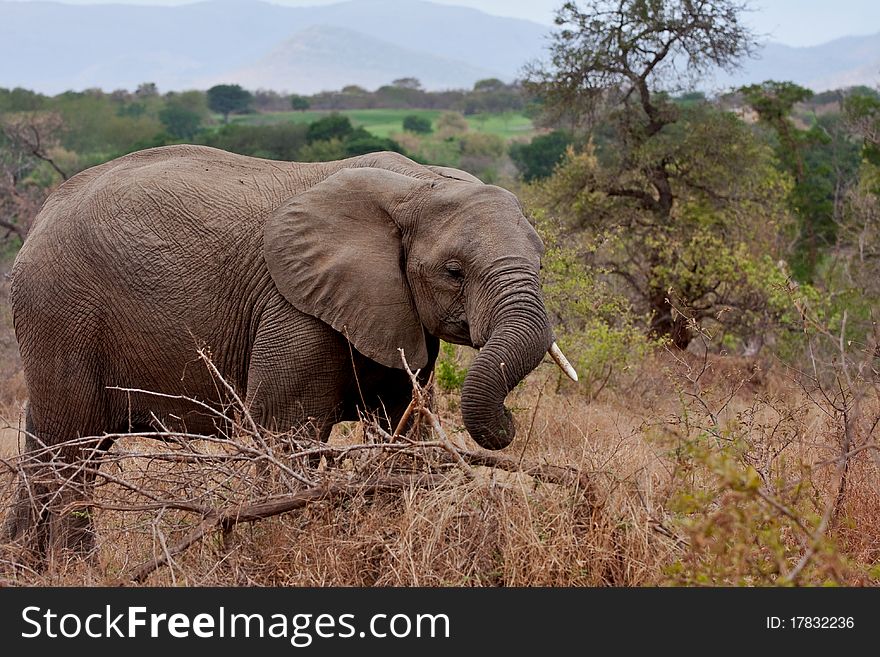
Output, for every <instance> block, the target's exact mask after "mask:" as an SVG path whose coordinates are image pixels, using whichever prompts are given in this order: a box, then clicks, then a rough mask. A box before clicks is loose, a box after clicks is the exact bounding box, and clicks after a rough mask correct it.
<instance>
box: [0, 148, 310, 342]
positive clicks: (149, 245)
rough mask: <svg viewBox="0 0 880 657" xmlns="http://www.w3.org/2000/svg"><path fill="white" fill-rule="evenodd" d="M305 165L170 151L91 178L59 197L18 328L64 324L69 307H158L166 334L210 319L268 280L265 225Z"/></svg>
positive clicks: (34, 258) (95, 311)
mask: <svg viewBox="0 0 880 657" xmlns="http://www.w3.org/2000/svg"><path fill="white" fill-rule="evenodd" d="M299 168H300V167H298V166H297V165H291V164H288V163H282V162H271V161H268V160H260V159H257V158H249V157H244V156H239V155H234V154H231V153H226V152H224V151H220V150H217V149H213V148H207V147H199V146H171V147H163V148H155V149H149V150H146V151H139V152H137V153H132V154H130V155H126V156H124V157H121V158H119V159H117V160H113V161H111V162H108V163H106V164H103V165H100V166H97V167H94V168H92V169H88V170H86V171H83V172H82V173H80V174H78V175H77V176H74V177H73V178H71V179H70V180H68V181H67V182H65V183H64V184H63V185H62V186H61V187H59V188H58V190H56V191H55V192H54V193H53V194H52V196H51V197H50V198H49V199H48V201H47V202H46V204H45V205H44V207H43V209H42V210H41V211H40V214H39V215H38V217H37V220H36V221H35V223H34V226H33V228H32V230H31V233H30V234H29V235H28V238H27V239H26V240H25V243H24V245H23V246H22V248H21V250H20V252H19V254H18V257H17V258H16V262H15V264H14V266H13V271H12V278H13V281H12V302H13V310H14V316H15V318H16V323H17V324H19V323H21V322H22V321H24V322H27V323H31V324H33V323H34V322H31V321H30V320H29V317H30V318H33V317H46V316H47V314H48V315H53V314H56V311H57V315H58V317H57V319H58V320H59V321H60V320H62V319H63V318H64V317H65V312H67V311H65V310H64V308H65V306H66V305H68V304H75V305H76V306H77V308H79V309H81V310H80V314H81V315H83V316H89V317H92V316H96V317H99V316H100V317H103V316H107V315H108V314H109V315H110V316H111V321H113V317H115V318H119V321H122V319H123V318H124V317H125V316H126V314H132V313H136V314H137V315H139V316H141V317H143V316H144V314H145V312H146V309H148V308H154V309H155V312H156V313H157V314H156V315H155V316H154V317H153V318H152V319H153V321H154V322H155V323H156V325H157V326H158V325H164V326H165V327H167V326H169V325H171V324H172V323H179V322H180V321H183V320H184V319H185V320H186V321H187V322H189V321H192V322H198V321H204V322H207V321H208V320H209V317H208V315H210V314H213V313H215V312H218V309H219V307H220V304H221V303H222V302H223V299H227V298H229V296H230V295H231V294H232V293H231V292H230V291H229V290H223V289H221V288H223V287H229V286H233V285H239V283H238V282H237V280H236V279H240V278H245V277H248V282H247V285H248V286H249V287H250V286H252V285H258V284H259V281H257V282H251V281H250V279H253V278H254V276H255V275H258V274H259V271H258V270H260V268H261V264H262V263H261V259H260V256H259V254H260V249H259V244H260V241H261V239H262V238H261V235H262V230H261V228H262V222H263V221H264V218H265V216H266V215H267V214H268V213H269V212H271V211H272V209H274V208H275V207H277V206H278V205H280V204H281V203H282V202H283V200H284V199H286V198H288V197H289V196H290V195H291V194H293V193H296V192H297V191H299V187H300V186H301V185H302V184H303V183H302V181H301V178H302V176H300V175H299V174H298V169H299ZM243 268H249V271H240V275H238V276H237V275H236V274H237V273H238V272H239V270H242V269H243ZM241 284H242V285H244V283H241ZM230 310H231V309H230ZM200 318H201V320H200ZM102 321H103V320H102Z"/></svg>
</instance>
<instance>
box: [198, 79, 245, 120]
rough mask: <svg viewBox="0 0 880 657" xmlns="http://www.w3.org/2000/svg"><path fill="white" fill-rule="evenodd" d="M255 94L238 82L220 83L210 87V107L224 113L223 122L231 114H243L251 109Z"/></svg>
mask: <svg viewBox="0 0 880 657" xmlns="http://www.w3.org/2000/svg"><path fill="white" fill-rule="evenodd" d="M252 101H253V96H252V95H251V92H249V91H247V90H245V89H242V88H241V87H240V86H239V85H237V84H218V85H216V86H214V87H211V88H210V89H208V107H210V108H211V109H212V110H213V111H215V112H217V113H218V114H222V115H223V123H228V122H229V115H230V114H241V113H244V112H247V111H248V110H249V109H250V106H251V102H252Z"/></svg>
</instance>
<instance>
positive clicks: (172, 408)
mask: <svg viewBox="0 0 880 657" xmlns="http://www.w3.org/2000/svg"><path fill="white" fill-rule="evenodd" d="M543 248H544V247H543V245H542V242H541V239H540V238H539V236H538V234H537V233H536V232H535V230H534V229H533V227H532V226H531V225H530V223H529V221H528V220H527V219H526V218H525V216H524V214H523V209H522V206H521V205H520V203H519V201H518V200H517V198H516V196H515V195H514V194H512V193H510V192H509V191H507V190H505V189H502V188H500V187H496V186H492V185H486V184H483V183H482V182H481V181H480V180H478V179H477V178H475V177H474V176H471V175H470V174H467V173H465V172H463V171H459V170H456V169H451V168H446V167H432V166H423V165H420V164H417V163H416V162H414V161H412V160H410V159H408V158H406V157H404V156H402V155H399V154H396V153H390V152H383V153H371V154H368V155H363V156H358V157H353V158H349V159H345V160H340V161H335V162H323V163H294V162H281V161H272V160H265V159H259V158H253V157H246V156H242V155H235V154H232V153H227V152H225V151H221V150H217V149H213V148H208V147H201V146H191V145H178V146H166V147H160V148H152V149H147V150H143V151H139V152H135V153H132V154H129V155H125V156H123V157H121V158H118V159H116V160H113V161H110V162H108V163H105V164H102V165H99V166H96V167H93V168H91V169H87V170H85V171H83V172H81V173H79V174H78V175H76V176H74V177H72V178H71V179H70V180H68V181H66V182H65V183H64V184H62V185H61V186H60V187H59V188H58V189H57V190H56V191H55V192H53V194H52V195H51V196H50V197H49V199H48V200H47V201H46V203H45V205H44V206H43V208H42V209H41V211H40V213H39V215H38V216H37V218H36V219H35V222H34V225H33V228H32V230H31V232H30V234H29V236H28V237H27V239H26V241H25V243H24V244H23V246H22V248H21V250H20V252H19V254H18V256H17V258H16V260H15V262H14V265H13V269H12V284H11V303H12V309H13V321H14V326H15V332H16V338H17V340H18V343H19V346H20V351H21V358H22V362H23V366H24V374H25V381H26V384H27V389H28V394H29V402H28V406H27V411H26V429H27V436H28V438H27V441H26V451H28V450H30V451H33V450H37V449H38V448H39V447H40V445H50V446H51V445H60V447H59V450H60V452H59V453H60V457H58V458H60V459H61V460H62V462H64V461H67V462H71V463H72V462H74V461H75V460H76V459H77V458H79V457H80V456H81V454H80V452H81V448H79V447H77V446H76V445H75V444H73V445H67V442H68V441H71V440H72V439H76V438H78V437H85V436H108V435H109V434H118V433H120V432H138V431H155V430H156V426H157V424H158V425H159V426H163V427H169V426H174V427H183V428H184V429H185V430H186V431H187V432H190V433H203V434H204V433H212V432H216V429H217V427H216V425H215V421H216V420H215V419H214V418H213V417H212V416H211V414H209V413H206V412H204V406H197V405H195V404H194V403H193V402H192V400H199V401H200V402H202V403H203V404H207V405H209V406H214V407H216V408H221V405H222V402H223V396H222V395H221V394H220V393H219V392H218V385H217V381H216V380H215V378H214V377H213V376H212V374H211V373H210V372H209V371H208V369H207V368H206V367H204V366H201V367H200V363H199V362H198V359H197V358H196V352H197V349H198V348H200V347H202V348H205V349H206V350H207V351H209V353H210V355H211V359H212V362H213V364H214V366H215V367H216V369H217V370H218V371H219V373H220V374H221V375H222V377H223V378H224V380H226V381H228V382H229V383H230V385H231V386H233V388H234V389H235V390H237V391H239V392H240V393H241V395H242V398H243V399H245V400H246V403H247V405H248V408H249V409H250V413H251V414H252V416H253V417H254V418H255V420H256V422H258V423H260V424H261V425H263V426H266V427H271V428H273V429H276V430H278V431H290V430H305V429H306V428H308V429H309V430H311V431H314V435H315V437H316V438H318V439H320V440H326V439H327V438H328V436H329V433H330V430H331V428H332V426H333V424H334V423H336V422H340V421H343V420H356V419H358V417H359V413H377V414H380V415H381V417H385V418H387V419H388V420H389V421H390V423H391V425H392V426H395V423H397V422H398V421H399V420H400V419H401V417H402V416H403V414H404V412H405V410H406V407H407V405H408V403H409V401H410V399H411V394H412V387H411V381H410V379H409V375H408V374H407V373H406V371H405V370H404V369H403V364H402V361H401V356H400V351H399V350H401V349H402V350H403V354H404V355H405V357H406V359H407V362H408V364H409V366H410V367H411V368H412V369H413V370H415V369H416V368H419V371H420V372H419V376H420V379H421V381H422V382H425V381H426V379H427V377H428V375H429V373H430V372H431V371H432V369H433V367H434V363H435V360H436V358H437V354H438V350H439V341H440V340H445V341H448V342H452V343H457V344H463V345H469V346H472V347H475V348H477V349H479V353H478V354H477V355H476V357H475V360H474V362H473V364H472V366H471V367H470V370H469V372H468V374H467V376H466V379H465V381H464V384H463V387H462V392H461V404H460V409H461V414H462V419H463V423H464V426H465V428H466V429H467V431H468V432H469V434H470V435H471V436H472V437H473V439H474V440H475V441H476V442H477V443H478V444H480V445H481V446H483V447H485V448H489V449H501V448H504V447H505V446H507V445H509V444H510V442H511V441H512V440H513V438H514V435H515V429H514V425H513V421H512V416H511V413H510V411H509V410H508V409H507V408H505V406H504V399H505V397H506V396H507V394H508V393H509V392H510V391H511V390H512V389H513V387H514V386H516V385H517V383H518V382H520V381H521V380H522V379H523V378H524V377H525V376H526V375H527V374H528V373H529V372H530V371H531V370H532V369H534V368H535V367H536V366H537V365H538V364H539V363H540V362H541V360H542V358H543V357H544V355H545V354H547V353H548V350H549V351H550V352H551V355H552V356H553V359H554V360H555V361H556V362H557V363H558V364H559V365H560V367H562V368H563V369H564V370H566V371H567V372H568V373H569V375H570V376H572V377H573V378H576V374H575V373H574V370H573V369H571V366H570V365H569V364H568V362H567V361H566V360H565V357H564V356H563V355H562V352H561V351H559V349H558V347H557V346H556V343H555V341H554V337H553V332H552V329H551V325H550V320H549V318H548V314H547V311H546V309H545V306H544V301H543V297H542V294H541V288H540V282H539V269H540V262H541V256H542V253H543ZM120 389H127V391H126V390H120ZM131 389H135V390H141V391H151V393H158V394H132V393H131V392H130V390H131ZM111 445H112V439H110V438H107V439H106V440H104V441H102V442H101V444H100V445H99V447H98V450H107V449H109V448H110V447H111ZM82 477H83V479H84V480H86V479H88V475H82ZM88 485H89V482H88V481H84V483H83V486H79V487H76V489H77V490H78V491H80V492H79V493H70V494H71V495H74V494H75V495H80V497H81V496H82V495H83V493H82V492H81V491H82V490H84V489H85V490H87V488H86V487H87V486H88ZM32 489H33V487H31V490H30V491H26V490H20V492H19V498H18V501H17V502H15V503H14V506H13V508H12V510H11V511H10V512H9V514H8V516H7V519H6V522H5V524H4V528H5V534H6V536H7V538H10V539H16V538H18V537H22V536H24V535H25V534H26V533H27V532H32V531H33V530H35V529H40V528H42V529H41V531H42V532H43V534H42V535H43V536H45V537H46V538H44V539H43V541H44V543H48V545H50V546H60V547H61V548H65V549H71V550H74V551H80V552H82V551H88V549H89V546H90V545H91V544H92V543H93V529H92V527H91V519H90V517H89V514H88V513H78V514H73V513H64V512H63V511H62V509H63V508H64V507H63V504H68V505H69V503H70V502H71V500H70V499H66V498H65V496H64V495H59V494H58V493H57V491H54V494H53V491H51V490H48V491H47V490H43V491H42V492H41V494H40V495H38V496H37V498H39V499H43V497H41V496H44V498H45V499H56V498H57V499H56V501H55V502H53V503H52V504H48V503H47V504H45V505H43V508H42V511H40V510H39V509H37V510H34V507H35V504H34V492H33V490H32ZM73 501H76V500H73ZM80 502H82V500H81V499H80ZM62 503H63V504H62ZM36 506H39V505H36ZM67 508H69V506H68V507H67ZM29 535H31V536H33V533H31V534H29ZM90 541H91V542H90Z"/></svg>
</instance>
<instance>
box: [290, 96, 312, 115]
mask: <svg viewBox="0 0 880 657" xmlns="http://www.w3.org/2000/svg"><path fill="white" fill-rule="evenodd" d="M309 107H311V104H310V103H309V99H308V98H306V97H305V96H298V95H296V94H293V95H292V96H291V97H290V109H292V110H294V111H296V112H305V111H306V110H307V109H309Z"/></svg>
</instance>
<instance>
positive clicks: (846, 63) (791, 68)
mask: <svg viewBox="0 0 880 657" xmlns="http://www.w3.org/2000/svg"><path fill="white" fill-rule="evenodd" d="M764 80H791V81H792V82H796V83H797V84H800V85H802V86H804V87H809V88H810V89H813V90H814V91H827V90H830V89H840V88H844V87H852V86H856V85H865V86H869V87H874V86H877V84H878V83H880V32H878V33H877V34H871V35H868V36H849V37H843V38H841V39H834V40H833V41H829V42H828V43H823V44H820V45H818V46H811V47H809V48H792V47H791V46H786V45H783V44H781V43H768V44H766V45H765V46H764V47H763V48H761V49H760V50H759V51H758V52H757V53H756V57H755V58H754V59H751V60H749V61H747V62H745V65H744V66H743V68H742V69H741V70H738V71H735V72H734V73H733V74H721V75H719V76H718V77H717V79H716V84H717V85H718V86H737V85H743V84H751V83H753V82H762V81H764Z"/></svg>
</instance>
